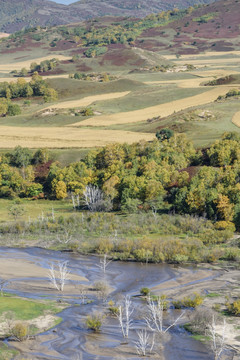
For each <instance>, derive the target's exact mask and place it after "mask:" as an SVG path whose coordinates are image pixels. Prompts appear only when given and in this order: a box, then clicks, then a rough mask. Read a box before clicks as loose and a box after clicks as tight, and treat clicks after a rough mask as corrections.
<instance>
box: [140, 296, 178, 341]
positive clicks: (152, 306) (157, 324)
mask: <svg viewBox="0 0 240 360" xmlns="http://www.w3.org/2000/svg"><path fill="white" fill-rule="evenodd" d="M147 307H148V315H147V316H146V317H145V321H146V323H147V326H148V328H149V329H150V330H151V331H155V332H158V333H162V334H165V333H166V332H168V330H170V329H171V327H173V326H174V325H176V323H177V322H178V320H180V318H181V317H182V316H183V314H184V312H182V313H181V315H180V316H179V317H178V318H177V319H176V320H175V321H174V322H173V323H172V324H171V325H169V326H168V327H167V328H166V329H164V328H163V311H164V300H162V299H161V298H160V297H159V298H158V300H157V302H156V303H155V302H154V301H153V300H152V299H151V298H150V297H148V305H147Z"/></svg>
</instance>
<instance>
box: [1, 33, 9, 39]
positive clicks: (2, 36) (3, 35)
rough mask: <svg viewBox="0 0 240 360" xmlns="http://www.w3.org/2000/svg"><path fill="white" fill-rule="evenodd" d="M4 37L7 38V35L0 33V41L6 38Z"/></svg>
mask: <svg viewBox="0 0 240 360" xmlns="http://www.w3.org/2000/svg"><path fill="white" fill-rule="evenodd" d="M6 37H9V34H6V33H0V39H1V38H6Z"/></svg>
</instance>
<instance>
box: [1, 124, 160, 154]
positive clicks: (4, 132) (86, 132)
mask: <svg viewBox="0 0 240 360" xmlns="http://www.w3.org/2000/svg"><path fill="white" fill-rule="evenodd" d="M153 138H154V134H147V133H137V132H131V131H122V130H103V129H101V130H96V129H82V128H71V127H69V128H67V129H66V127H50V128H49V127H41V128H36V127H35V128H30V127H29V128H26V127H25V128H23V127H15V126H14V127H11V126H1V127H0V142H1V148H6V149H10V148H14V147H15V146H17V145H21V146H24V147H29V148H35V149H36V148H41V147H48V148H91V147H97V146H104V145H106V144H110V143H114V142H121V143H124V142H126V143H129V144H131V143H134V142H137V141H140V140H142V139H144V140H146V141H150V140H152V139H153Z"/></svg>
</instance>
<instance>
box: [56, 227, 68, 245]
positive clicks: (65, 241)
mask: <svg viewBox="0 0 240 360" xmlns="http://www.w3.org/2000/svg"><path fill="white" fill-rule="evenodd" d="M57 240H58V241H59V242H60V243H63V244H68V243H69V241H71V240H72V235H71V234H70V231H69V230H66V229H65V231H64V234H63V235H62V236H61V235H57Z"/></svg>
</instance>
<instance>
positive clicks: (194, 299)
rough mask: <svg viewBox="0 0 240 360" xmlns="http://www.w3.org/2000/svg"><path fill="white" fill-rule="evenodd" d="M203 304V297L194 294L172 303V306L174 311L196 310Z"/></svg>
mask: <svg viewBox="0 0 240 360" xmlns="http://www.w3.org/2000/svg"><path fill="white" fill-rule="evenodd" d="M202 303H203V297H202V296H201V295H200V294H198V293H194V295H193V296H190V297H185V298H183V299H182V300H178V301H173V306H174V307H175V309H181V308H185V307H186V308H194V309H195V308H196V307H198V306H199V305H201V304H202Z"/></svg>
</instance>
